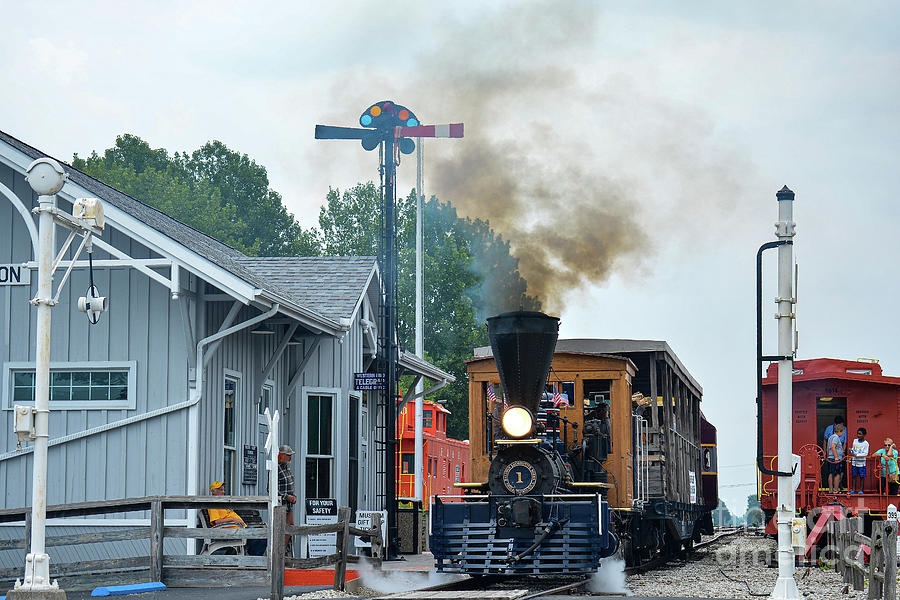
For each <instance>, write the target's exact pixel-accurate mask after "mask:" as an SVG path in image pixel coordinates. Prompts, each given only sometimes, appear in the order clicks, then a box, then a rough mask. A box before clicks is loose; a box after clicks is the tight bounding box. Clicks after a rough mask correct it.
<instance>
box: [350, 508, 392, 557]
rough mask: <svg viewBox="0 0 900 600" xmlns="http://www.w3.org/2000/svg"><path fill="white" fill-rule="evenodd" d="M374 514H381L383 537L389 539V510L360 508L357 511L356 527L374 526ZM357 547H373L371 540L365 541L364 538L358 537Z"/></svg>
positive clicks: (366, 527)
mask: <svg viewBox="0 0 900 600" xmlns="http://www.w3.org/2000/svg"><path fill="white" fill-rule="evenodd" d="M372 515H381V539H382V540H386V539H387V511H386V510H358V511H356V527H357V528H358V529H368V528H369V527H371V526H372ZM356 547H357V548H371V547H372V542H371V541H364V540H363V539H362V538H360V537H358V538H356Z"/></svg>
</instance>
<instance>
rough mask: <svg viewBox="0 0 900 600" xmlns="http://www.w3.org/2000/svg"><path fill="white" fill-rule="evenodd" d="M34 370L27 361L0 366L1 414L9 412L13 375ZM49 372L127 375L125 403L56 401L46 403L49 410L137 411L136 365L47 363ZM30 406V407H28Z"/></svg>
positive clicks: (134, 363)
mask: <svg viewBox="0 0 900 600" xmlns="http://www.w3.org/2000/svg"><path fill="white" fill-rule="evenodd" d="M23 370H31V371H34V370H35V363H33V362H30V361H21V362H6V363H3V391H2V394H3V404H2V407H3V410H13V406H14V405H15V402H14V401H13V377H12V373H13V371H23ZM53 371H127V372H128V398H127V399H126V400H95V401H59V400H57V401H56V402H54V401H51V402H50V409H51V410H54V411H57V410H134V409H135V408H136V407H137V361H133V360H130V361H83V362H51V363H50V372H51V373H52V372H53ZM29 404H31V403H29Z"/></svg>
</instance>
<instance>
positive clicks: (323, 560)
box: [269, 506, 384, 600]
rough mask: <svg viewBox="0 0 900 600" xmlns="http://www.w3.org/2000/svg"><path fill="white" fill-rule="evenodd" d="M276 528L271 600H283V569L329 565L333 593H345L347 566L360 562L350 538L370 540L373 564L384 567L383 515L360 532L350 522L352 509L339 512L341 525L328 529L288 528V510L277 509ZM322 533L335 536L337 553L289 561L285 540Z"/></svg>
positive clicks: (373, 516) (279, 507)
mask: <svg viewBox="0 0 900 600" xmlns="http://www.w3.org/2000/svg"><path fill="white" fill-rule="evenodd" d="M273 512H274V513H275V514H274V526H273V529H272V546H273V547H272V549H271V551H270V552H269V555H270V556H271V557H272V564H271V571H270V572H271V574H273V575H274V576H273V577H271V579H270V586H271V589H270V595H269V600H282V598H283V597H284V569H285V567H288V568H292V569H315V568H317V567H324V566H327V565H334V586H333V587H334V589H335V590H341V591H343V590H344V586H345V584H346V577H347V563H348V562H349V561H356V560H359V557H358V556H353V555H351V554H350V538H351V536H359V537H369V538H371V541H372V560H373V562H374V563H375V565H376V566H381V555H382V548H383V546H384V540H383V538H382V533H381V515H380V514H377V513H375V514H373V515H372V526H371V527H370V528H369V529H359V528H357V527H354V526H353V524H352V523H351V522H350V509H349V508H347V507H346V506H342V507H341V508H340V509H338V522H337V523H331V524H326V525H286V524H285V518H284V516H285V507H284V506H276V507H275V510H274V511H273ZM319 533H336V534H337V543H336V544H335V552H334V553H333V554H326V555H325V556H317V557H314V558H288V557H285V556H284V551H285V536H286V535H291V536H295V535H297V536H308V535H315V534H319Z"/></svg>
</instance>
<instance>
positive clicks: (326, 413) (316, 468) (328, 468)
mask: <svg viewBox="0 0 900 600" xmlns="http://www.w3.org/2000/svg"><path fill="white" fill-rule="evenodd" d="M333 406H334V396H331V395H324V394H310V395H309V396H307V419H306V487H305V490H306V497H307V498H331V474H332V462H333V461H334V450H333V447H334V446H333V443H332V429H333V425H332V423H333V414H334V411H333Z"/></svg>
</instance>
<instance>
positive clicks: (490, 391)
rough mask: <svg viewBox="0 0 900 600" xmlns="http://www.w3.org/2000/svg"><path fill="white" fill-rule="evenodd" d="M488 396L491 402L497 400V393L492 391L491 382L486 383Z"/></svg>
mask: <svg viewBox="0 0 900 600" xmlns="http://www.w3.org/2000/svg"><path fill="white" fill-rule="evenodd" d="M488 398H490V399H491V402H496V401H497V394H495V393H494V386H493V385H492V384H490V383H489V384H488Z"/></svg>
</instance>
